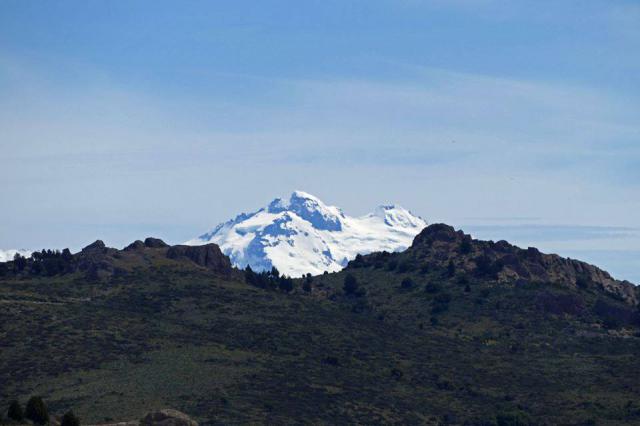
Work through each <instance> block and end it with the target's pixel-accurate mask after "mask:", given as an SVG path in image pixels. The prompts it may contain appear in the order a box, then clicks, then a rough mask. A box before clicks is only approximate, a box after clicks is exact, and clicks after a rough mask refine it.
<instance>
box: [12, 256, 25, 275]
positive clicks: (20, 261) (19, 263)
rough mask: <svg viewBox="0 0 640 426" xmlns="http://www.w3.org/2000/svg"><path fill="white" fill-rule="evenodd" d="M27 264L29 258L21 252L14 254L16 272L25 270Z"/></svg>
mask: <svg viewBox="0 0 640 426" xmlns="http://www.w3.org/2000/svg"><path fill="white" fill-rule="evenodd" d="M26 266H27V259H26V258H25V257H24V256H23V255H21V254H20V253H16V254H15V256H13V268H14V269H15V271H16V272H22V271H24V268H25V267H26Z"/></svg>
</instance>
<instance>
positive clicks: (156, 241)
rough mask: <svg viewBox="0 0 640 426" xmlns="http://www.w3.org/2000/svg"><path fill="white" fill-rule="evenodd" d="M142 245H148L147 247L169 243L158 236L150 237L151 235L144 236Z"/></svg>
mask: <svg viewBox="0 0 640 426" xmlns="http://www.w3.org/2000/svg"><path fill="white" fill-rule="evenodd" d="M144 245H145V247H148V248H163V247H169V244H167V243H165V242H164V241H162V240H161V239H160V238H151V237H149V238H146V239H145V240H144Z"/></svg>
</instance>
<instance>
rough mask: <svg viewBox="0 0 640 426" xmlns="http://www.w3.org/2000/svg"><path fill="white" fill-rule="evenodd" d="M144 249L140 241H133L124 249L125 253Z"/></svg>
mask: <svg viewBox="0 0 640 426" xmlns="http://www.w3.org/2000/svg"><path fill="white" fill-rule="evenodd" d="M143 248H145V244H144V243H143V242H142V241H140V240H135V241H134V242H132V243H131V244H129V245H128V246H126V247H125V248H124V250H125V251H137V250H142V249H143Z"/></svg>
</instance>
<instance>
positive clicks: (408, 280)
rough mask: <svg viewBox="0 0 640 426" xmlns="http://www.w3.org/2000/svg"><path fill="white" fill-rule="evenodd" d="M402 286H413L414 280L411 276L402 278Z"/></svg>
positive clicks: (408, 287)
mask: <svg viewBox="0 0 640 426" xmlns="http://www.w3.org/2000/svg"><path fill="white" fill-rule="evenodd" d="M400 286H401V287H402V288H404V289H407V290H408V289H410V288H412V287H413V280H412V279H411V278H409V277H406V278H405V279H403V280H402V283H400Z"/></svg>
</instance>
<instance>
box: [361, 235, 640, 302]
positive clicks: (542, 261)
mask: <svg viewBox="0 0 640 426" xmlns="http://www.w3.org/2000/svg"><path fill="white" fill-rule="evenodd" d="M385 256H386V254H385V253H373V254H371V255H370V256H360V257H358V258H356V259H355V260H354V261H353V262H351V263H350V265H351V266H354V265H355V266H359V265H375V264H376V263H379V262H381V261H382V260H383V259H384V258H385ZM405 256H406V258H407V260H405V262H408V263H409V266H407V265H405V266H404V267H406V268H416V267H418V268H425V270H428V269H429V268H442V269H445V268H448V269H449V270H450V271H451V274H465V275H468V276H473V277H477V278H484V279H488V280H495V281H496V282H498V283H513V284H515V285H518V284H526V283H530V282H534V283H553V284H554V285H561V286H565V287H570V288H580V289H586V290H589V289H597V290H603V291H605V292H607V293H609V294H611V295H613V296H615V297H617V298H619V299H620V300H623V301H625V302H627V303H628V304H630V305H633V306H635V305H637V304H638V302H639V297H638V288H637V287H636V286H634V285H633V284H632V283H630V282H628V281H620V280H616V279H614V278H613V277H611V275H610V274H609V273H608V272H606V271H603V270H601V269H599V268H597V267H596V266H593V265H590V264H588V263H585V262H581V261H579V260H574V259H567V258H563V257H560V256H558V255H556V254H543V253H541V252H540V251H539V250H538V249H536V248H533V247H529V248H527V249H522V248H519V247H516V246H514V245H512V244H510V243H508V242H507V241H498V242H493V241H481V240H474V239H472V238H471V236H470V235H468V234H465V233H464V232H463V231H456V230H455V229H454V228H453V227H451V226H449V225H445V224H433V225H430V226H428V227H427V228H425V229H424V230H423V231H422V232H420V233H419V234H418V235H417V236H416V237H415V239H414V241H413V244H412V245H411V247H410V248H409V249H408V250H407V251H406V253H405Z"/></svg>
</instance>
